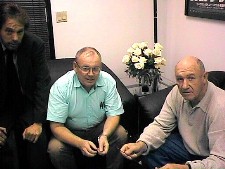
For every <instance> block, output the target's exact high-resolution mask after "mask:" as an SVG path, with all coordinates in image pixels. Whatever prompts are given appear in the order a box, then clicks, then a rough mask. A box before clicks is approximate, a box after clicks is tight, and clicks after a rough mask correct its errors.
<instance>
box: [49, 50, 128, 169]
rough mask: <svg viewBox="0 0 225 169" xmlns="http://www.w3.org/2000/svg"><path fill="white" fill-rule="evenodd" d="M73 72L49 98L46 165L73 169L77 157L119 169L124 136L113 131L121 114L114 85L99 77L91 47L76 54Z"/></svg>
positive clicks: (97, 57) (98, 61)
mask: <svg viewBox="0 0 225 169" xmlns="http://www.w3.org/2000/svg"><path fill="white" fill-rule="evenodd" d="M73 68H74V70H72V71H69V72H68V73H66V74H65V75H63V76H62V77H61V78H59V79H58V80H57V81H56V82H55V83H54V84H53V86H52V88H51V91H50V95H49V103H48V113H47V120H49V121H50V128H51V131H52V133H53V137H52V138H51V140H50V142H49V146H48V152H49V154H50V158H51V161H52V163H53V165H54V166H55V168H57V169H77V160H78V159H77V155H81V156H83V155H84V156H86V157H95V156H97V155H101V156H104V155H106V166H105V168H107V169H122V168H123V157H122V155H121V153H120V151H119V149H118V148H120V147H121V146H122V145H123V144H124V143H126V141H127V132H126V130H125V129H124V128H123V127H122V126H121V125H119V121H120V115H121V114H123V112H124V110H123V106H122V102H121V98H120V96H119V93H118V91H117V89H116V82H115V80H114V79H113V78H112V77H111V75H109V74H108V73H106V72H103V71H101V55H100V53H99V52H98V51H97V50H96V49H95V48H92V47H85V48H82V49H81V50H79V51H78V52H77V54H76V56H75V60H74V63H73ZM82 154H83V155H82Z"/></svg>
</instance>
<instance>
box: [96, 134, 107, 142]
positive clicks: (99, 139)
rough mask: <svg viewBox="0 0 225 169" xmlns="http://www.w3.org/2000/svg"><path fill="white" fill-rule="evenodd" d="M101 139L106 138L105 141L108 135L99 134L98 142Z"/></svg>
mask: <svg viewBox="0 0 225 169" xmlns="http://www.w3.org/2000/svg"><path fill="white" fill-rule="evenodd" d="M101 137H106V139H108V135H106V134H101V135H99V136H98V141H99V140H100V138H101Z"/></svg>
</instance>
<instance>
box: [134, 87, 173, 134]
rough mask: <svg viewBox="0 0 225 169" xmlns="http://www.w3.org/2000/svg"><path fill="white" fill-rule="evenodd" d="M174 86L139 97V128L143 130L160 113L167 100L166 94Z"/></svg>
mask: <svg viewBox="0 0 225 169" xmlns="http://www.w3.org/2000/svg"><path fill="white" fill-rule="evenodd" d="M172 88H173V86H170V87H167V88H165V89H162V90H159V91H157V92H154V93H151V94H147V95H144V96H141V97H138V98H137V100H138V107H139V113H140V114H139V115H140V122H139V129H140V131H142V130H143V129H144V128H145V127H146V126H147V125H148V124H149V123H151V122H152V121H153V119H154V118H155V117H156V116H157V115H158V114H159V112H160V111H161V108H162V106H163V104H164V102H165V100H166V96H167V95H168V94H169V92H170V91H171V90H172Z"/></svg>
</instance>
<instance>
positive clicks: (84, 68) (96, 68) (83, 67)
mask: <svg viewBox="0 0 225 169" xmlns="http://www.w3.org/2000/svg"><path fill="white" fill-rule="evenodd" d="M74 63H76V64H77V66H78V67H79V69H80V70H82V72H84V73H89V72H90V71H91V70H92V72H93V73H94V74H98V73H99V72H100V71H101V68H100V67H99V66H96V67H89V66H80V65H79V64H78V63H77V62H74Z"/></svg>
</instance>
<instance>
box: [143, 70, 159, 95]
mask: <svg viewBox="0 0 225 169" xmlns="http://www.w3.org/2000/svg"><path fill="white" fill-rule="evenodd" d="M158 82H159V77H158V76H154V77H152V76H151V75H150V74H149V73H146V74H143V75H142V76H140V77H139V86H140V87H141V92H142V94H148V93H153V92H156V91H158Z"/></svg>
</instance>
